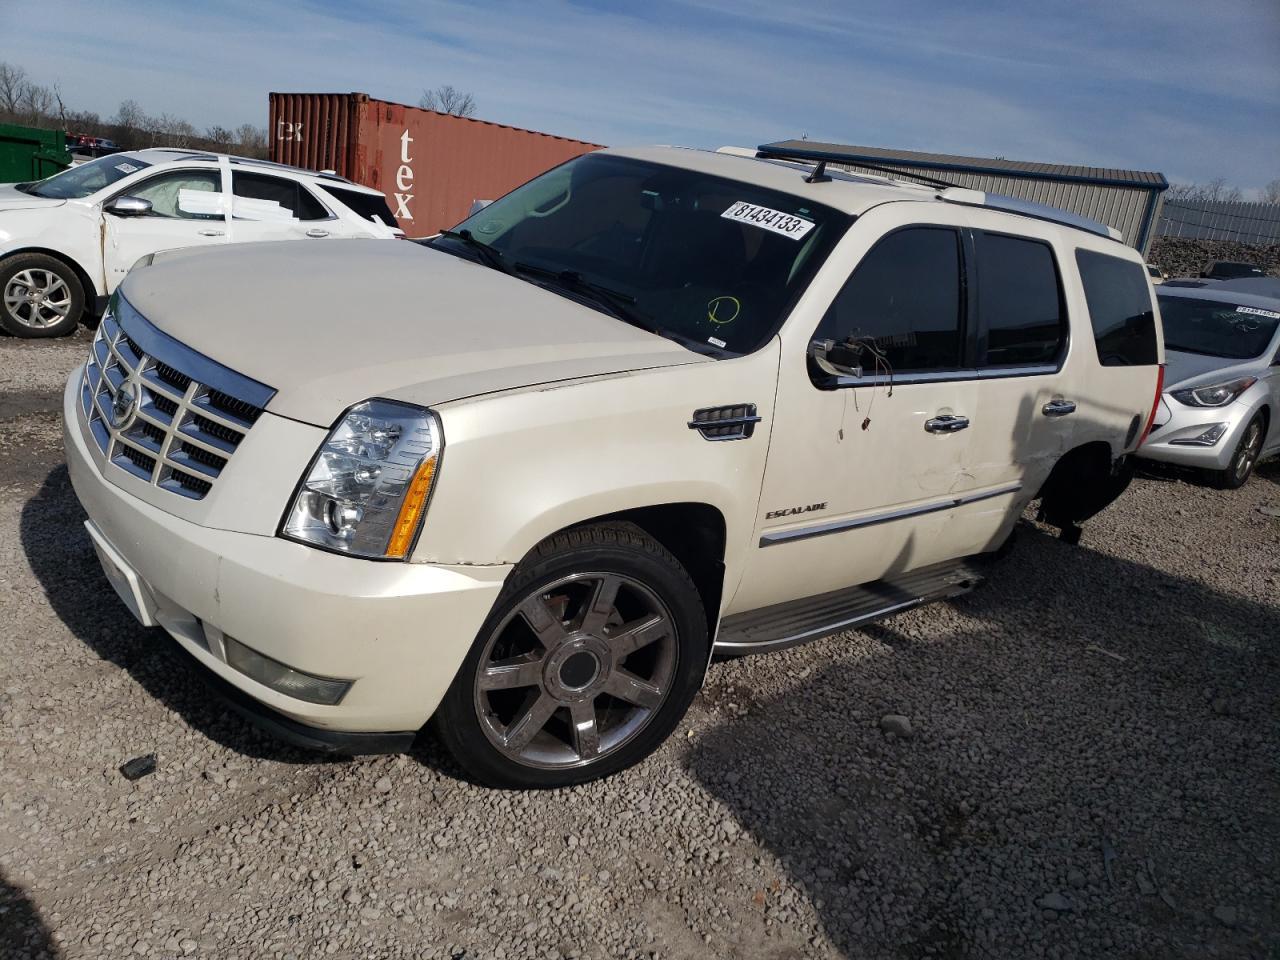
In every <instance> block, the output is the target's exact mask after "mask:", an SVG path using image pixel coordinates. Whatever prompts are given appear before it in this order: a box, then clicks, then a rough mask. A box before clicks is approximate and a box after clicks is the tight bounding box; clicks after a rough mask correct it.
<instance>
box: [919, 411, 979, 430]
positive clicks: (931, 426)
mask: <svg viewBox="0 0 1280 960" xmlns="http://www.w3.org/2000/svg"><path fill="white" fill-rule="evenodd" d="M968 426H969V418H968V417H961V416H958V415H956V414H954V413H940V414H938V416H936V417H933V418H932V419H929V420H926V421H925V422H924V428H925V429H926V430H928V431H929V432H930V433H955V432H957V431H959V430H965V429H967V428H968Z"/></svg>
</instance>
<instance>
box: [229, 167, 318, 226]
mask: <svg viewBox="0 0 1280 960" xmlns="http://www.w3.org/2000/svg"><path fill="white" fill-rule="evenodd" d="M231 190H232V192H233V193H234V194H235V195H236V196H237V197H240V198H243V199H245V200H248V201H251V202H250V203H245V204H240V203H237V204H236V210H235V215H236V217H237V218H238V219H244V220H271V219H279V218H281V217H285V218H289V219H297V220H323V219H325V218H326V217H327V216H328V215H329V214H328V211H326V210H325V209H324V207H323V206H321V205H320V202H319V201H318V200H316V198H315V197H313V196H311V194H310V193H308V192H307V191H306V190H304V189H303V188H302V187H301V186H300V185H299V184H298V183H297V182H296V181H294V180H285V179H283V178H281V177H269V176H265V175H263V174H260V173H243V172H241V171H239V170H236V171H234V172H233V173H232V175H231ZM252 201H261V202H260V203H253V202H252ZM276 207H278V208H279V209H276Z"/></svg>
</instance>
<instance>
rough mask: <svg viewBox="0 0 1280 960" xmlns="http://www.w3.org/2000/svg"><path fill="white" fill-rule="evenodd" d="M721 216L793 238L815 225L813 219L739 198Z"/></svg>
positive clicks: (800, 235)
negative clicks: (760, 205)
mask: <svg viewBox="0 0 1280 960" xmlns="http://www.w3.org/2000/svg"><path fill="white" fill-rule="evenodd" d="M720 216H722V217H724V219H726V220H736V221H737V222H738V223H749V224H751V225H752V226H753V227H759V228H760V229H762V230H771V231H773V232H774V233H779V234H781V235H782V236H784V237H790V238H791V239H792V240H799V239H800V238H801V237H803V236H804V235H805V234H806V233H808V232H809V231H810V230H812V229H813V227H814V223H813V221H812V220H805V219H803V218H802V217H797V216H793V215H792V214H789V213H783V212H782V211H781V210H771V209H769V208H768V207H758V206H756V205H755V204H754V203H747V202H746V201H745V200H739V201H738V202H737V203H735V204H733V205H732V206H730V207H729V209H728V210H726V211H725V212H724V213H722V214H720Z"/></svg>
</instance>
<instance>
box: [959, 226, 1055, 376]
mask: <svg viewBox="0 0 1280 960" xmlns="http://www.w3.org/2000/svg"><path fill="white" fill-rule="evenodd" d="M975 239H976V240H977V244H978V317H979V327H980V329H981V330H982V333H983V337H984V340H985V347H986V349H985V353H983V351H981V350H980V351H979V356H980V360H981V362H983V363H984V364H985V365H987V366H1004V365H1008V364H1018V365H1031V364H1046V363H1053V362H1055V361H1056V360H1057V359H1058V354H1059V352H1060V351H1061V349H1062V344H1063V342H1064V340H1065V339H1066V336H1065V334H1066V327H1065V324H1064V322H1063V310H1062V293H1061V289H1062V288H1061V284H1060V283H1059V280H1058V267H1057V264H1056V263H1055V262H1054V258H1053V250H1052V249H1050V247H1049V246H1048V244H1044V243H1040V242H1038V241H1036V240H1026V239H1022V238H1019V237H1006V236H1001V235H1000V234H995V233H979V234H977V236H976V238H975Z"/></svg>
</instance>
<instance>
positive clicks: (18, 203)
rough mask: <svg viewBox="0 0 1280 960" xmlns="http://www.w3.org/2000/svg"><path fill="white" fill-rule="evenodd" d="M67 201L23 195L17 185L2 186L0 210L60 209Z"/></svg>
mask: <svg viewBox="0 0 1280 960" xmlns="http://www.w3.org/2000/svg"><path fill="white" fill-rule="evenodd" d="M66 202H67V201H65V200H53V199H51V198H49V197H33V196H32V195H31V194H29V193H23V192H22V191H21V190H19V189H18V185H17V184H16V183H4V184H0V210H35V209H37V208H39V207H60V206H62V205H63V204H64V203H66Z"/></svg>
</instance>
